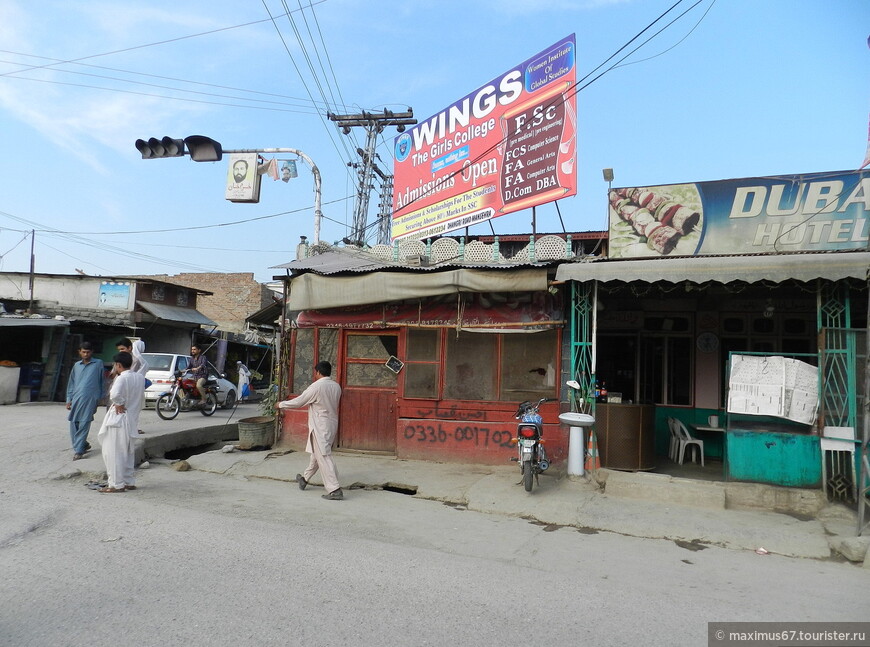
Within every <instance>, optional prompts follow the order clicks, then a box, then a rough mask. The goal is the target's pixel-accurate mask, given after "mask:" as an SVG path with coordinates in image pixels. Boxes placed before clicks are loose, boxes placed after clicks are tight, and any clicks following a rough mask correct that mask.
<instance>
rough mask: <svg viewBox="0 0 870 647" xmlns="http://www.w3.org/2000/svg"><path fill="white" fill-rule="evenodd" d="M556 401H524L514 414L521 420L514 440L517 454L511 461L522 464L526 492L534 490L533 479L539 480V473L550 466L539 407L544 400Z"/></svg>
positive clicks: (552, 399) (551, 399) (551, 400)
mask: <svg viewBox="0 0 870 647" xmlns="http://www.w3.org/2000/svg"><path fill="white" fill-rule="evenodd" d="M555 401H556V399H555V398H541V399H540V400H538V402H537V404H532V403H531V402H529V401H526V402H522V403H520V406H519V409H517V412H516V414H515V415H514V418H516V419H517V420H519V421H520V422H519V423H517V437H516V438H514V439H513V442H515V443H516V444H517V455H516V456H514V457H512V458H511V461H517V462H518V463H519V464H520V471H521V473H522V475H523V487H525V488H526V492H531V491H532V484H533V481H532V479H534V480H535V481H537V480H538V475H539V474H540V473H541V472H543V471H545V470H546V469H547V468H548V467H550V461H549V459H548V458H547V452H546V450H545V449H544V445H543V442H544V440H543V438H542V436H543V435H544V419H543V418H542V417H541V414H539V413H538V408H539V407H540V406H541V405H542V404H543V403H544V402H555ZM539 485H540V483H539Z"/></svg>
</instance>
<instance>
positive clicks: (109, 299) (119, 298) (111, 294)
mask: <svg viewBox="0 0 870 647" xmlns="http://www.w3.org/2000/svg"><path fill="white" fill-rule="evenodd" d="M97 307H98V308H120V309H122V310H128V309H129V308H130V283H129V282H117V281H101V282H100V296H99V298H98V299H97Z"/></svg>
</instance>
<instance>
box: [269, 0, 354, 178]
mask: <svg viewBox="0 0 870 647" xmlns="http://www.w3.org/2000/svg"><path fill="white" fill-rule="evenodd" d="M262 2H263V8H264V9H265V10H266V13H267V14H269V17H270V19H271V20H272V24H273V25H274V26H275V31H276V32H277V33H278V38H280V39H281V44H282V45H284V51H285V52H287V56H289V57H290V62H291V63H292V64H293V68H294V69H295V70H296V74H297V75H298V76H299V80H300V81H301V82H302V87H304V88H305V92H306V93H307V94H308V97H309V98H310V99H311V101H312V103H314V102H315V100H314V95H313V94H312V93H311V90H310V89H309V87H308V84H307V83H306V82H305V77H304V76H303V75H302V71H301V70H300V69H299V66H298V65H297V64H296V59H294V58H293V54H292V53H291V52H290V48H289V46H288V45H287V41H285V40H284V35H283V34H282V33H281V29H280V28H279V27H278V22H277V20H276V18H280V17H281V16H276V17H273V16H272V12H271V11H270V10H269V7H268V6H267V5H266V0H262ZM302 49H303V51H304V49H305V47H304V45H303V46H302ZM318 116H319V117H320V121H321V123H322V124H323V127H324V128H325V129H326V134H327V136H328V137H329V141H330V142H332V146H333V148H335V152H336V153H338V157H339V158H340V159H341V160H343V161H344V162H345V163H350V160H351V159H352V157H353V156H352V155H351V153H350V151H348V149H347V145H346V144H345V143H344V140H341V141H342V146H343V147H344V149H345V154H344V155H342V153H341V151H340V150H339V147H338V145H337V144H336V143H335V139H334V138H333V133H332V129H331V128H330V127H329V126H328V125H327V123H326V121H325V120H324V118H323V115H322V114H318ZM348 175H350V170H348Z"/></svg>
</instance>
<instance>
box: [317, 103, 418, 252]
mask: <svg viewBox="0 0 870 647" xmlns="http://www.w3.org/2000/svg"><path fill="white" fill-rule="evenodd" d="M326 116H327V117H328V118H329V119H330V120H331V121H334V122H335V125H336V126H341V131H342V132H343V133H344V134H345V135H349V134H350V129H351V128H357V127H362V128H365V129H366V147H365V150H363V149H361V148H357V154H358V155H359V156H360V158H361V159H362V164H360V165H359V167H358V169H357V175H358V176H359V182H358V183H357V191H356V200H355V201H354V208H353V225H352V229H351V234H350V236H349V239H350V240H351V241H353V242H354V243H358V244H362V243H363V242H364V241H365V232H366V221H367V220H368V211H369V196H370V194H371V189H372V174H373V173H375V170H374V165H375V148H376V147H377V143H378V135H380V134H381V133H382V132H383V130H384V128H386V127H387V126H395V127H396V130H398V131H399V132H402V131H404V130H405V126H413V125H414V124H416V123H417V120H416V119H414V111H413V110H412V109H411V108H408V110H407V111H406V112H393V111H392V110H386V109H385V110H384V111H383V112H382V113H380V112H378V113H373V112H367V111H365V110H363V111H362V112H360V113H358V114H353V115H335V114H332V113H331V112H327V113H326ZM391 198H392V192H391ZM381 208H382V209H383V206H382V207H381Z"/></svg>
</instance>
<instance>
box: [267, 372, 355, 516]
mask: <svg viewBox="0 0 870 647" xmlns="http://www.w3.org/2000/svg"><path fill="white" fill-rule="evenodd" d="M330 375H332V365H331V364H330V363H329V362H318V363H317V365H316V366H315V367H314V382H312V383H311V385H310V386H309V387H308V388H307V389H305V390H304V391H303V392H302V394H301V395H299V396H298V397H295V398H293V399H292V400H283V401H281V402H279V403H278V408H279V409H299V408H301V407H304V406H306V405H307V406H308V444H307V445H306V446H305V451H307V452H308V453H309V454H311V460H310V461H309V462H308V468H307V469H306V470H305V472H304V473H302V474H297V475H296V482H297V483H298V484H299V489H300V490H304V489H305V488H306V487H307V486H308V481H309V480H310V479H311V477H312V476H314V475H315V474H316V473H317V470H318V469H319V470H320V474H321V477H322V478H323V487H324V488H326V492H327V494H324V495H323V498H324V499H327V500H329V501H341V500H342V499H343V498H344V492H342V491H341V487H340V486H339V484H338V472H337V471H336V469H335V463H334V462H333V460H332V443H334V442H335V435H336V434H337V433H338V403H339V400H340V399H341V387H340V386H339V385H338V383H336V382H335V380H333V379H332V378H331V377H330Z"/></svg>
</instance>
